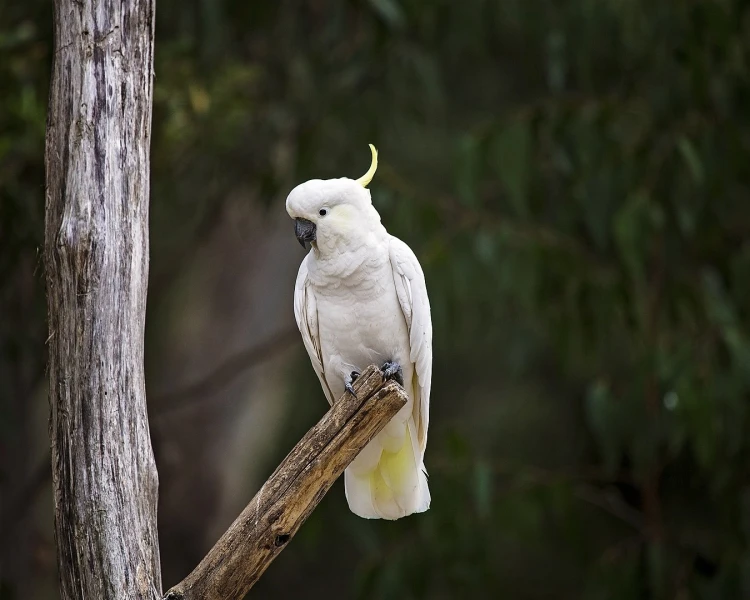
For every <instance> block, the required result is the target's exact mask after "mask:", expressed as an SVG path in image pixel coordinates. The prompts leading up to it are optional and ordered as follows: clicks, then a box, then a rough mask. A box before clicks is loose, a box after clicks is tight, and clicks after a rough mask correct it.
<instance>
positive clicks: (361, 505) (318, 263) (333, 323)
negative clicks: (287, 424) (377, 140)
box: [286, 144, 432, 519]
mask: <svg viewBox="0 0 750 600" xmlns="http://www.w3.org/2000/svg"><path fill="white" fill-rule="evenodd" d="M370 150H371V152H372V165H371V166H370V169H369V170H368V171H367V173H365V175H363V176H362V177H361V178H359V179H357V180H354V179H347V178H341V179H323V180H321V179H313V180H310V181H306V182H305V183H302V184H300V185H298V186H297V187H296V188H294V189H293V190H292V191H291V193H290V194H289V197H288V198H287V200H286V210H287V212H288V213H289V216H290V217H292V218H293V219H294V221H295V234H296V236H297V239H298V240H299V242H300V243H301V244H302V246H303V247H305V244H306V243H307V242H309V243H310V244H311V246H312V248H311V250H310V252H309V253H308V254H307V256H305V258H304V260H303V261H302V264H301V265H300V269H299V274H298V275H297V283H296V285H295V290H294V316H295V318H296V320H297V326H298V327H299V330H300V332H301V333H302V340H303V342H304V344H305V348H306V349H307V352H308V354H309V355H310V360H311V361H312V365H313V368H314V369H315V372H316V373H317V375H318V378H319V379H320V383H321V385H322V386H323V393H324V394H325V395H326V398H328V402H329V403H330V404H332V403H333V402H334V401H335V400H337V399H338V398H339V397H340V396H341V395H342V394H343V393H344V391H348V392H352V391H353V390H352V386H351V384H352V382H353V381H354V380H355V379H356V378H357V377H358V375H359V374H360V372H361V371H362V370H363V369H364V368H365V367H367V366H368V365H370V364H373V363H374V364H377V365H379V366H380V365H382V366H381V369H382V370H383V372H384V374H385V375H386V377H389V378H394V379H396V380H397V381H398V382H399V383H401V384H402V385H403V386H404V389H405V390H406V392H407V394H408V396H409V401H408V402H407V404H406V406H404V407H403V408H402V409H401V410H400V411H399V412H398V413H397V414H396V416H395V417H393V419H391V421H390V422H389V423H388V425H386V427H385V429H383V431H381V432H380V433H379V434H378V435H377V436H376V437H375V438H373V439H372V441H370V443H369V444H368V445H367V446H365V448H364V449H363V450H362V452H360V454H359V455H358V456H357V457H356V458H355V459H354V461H353V462H352V463H351V465H350V466H349V467H348V468H347V469H346V471H345V472H344V485H345V489H346V499H347V501H348V503H349V508H350V509H351V510H352V512H354V513H355V514H357V515H359V516H360V517H364V518H366V519H399V518H401V517H405V516H407V515H410V514H413V513H419V512H424V511H426V510H427V509H428V508H429V507H430V491H429V489H428V487H427V472H426V470H425V467H424V452H425V446H426V444H427V425H428V421H429V406H430V380H431V378H432V320H431V318H430V302H429V299H428V298H427V288H426V286H425V280H424V274H423V273H422V267H421V266H420V264H419V261H418V260H417V257H416V256H414V253H413V252H412V251H411V249H410V248H409V246H407V245H406V244H405V243H404V242H402V241H401V240H399V239H397V238H395V237H393V236H392V235H390V234H389V233H388V232H387V231H386V230H385V227H383V225H382V224H381V223H380V215H379V214H378V212H377V211H376V210H375V208H374V207H373V205H372V200H371V198H370V192H369V190H368V189H367V185H368V184H369V183H370V180H371V179H372V177H373V175H374V174H375V170H376V169H377V166H378V155H377V151H376V150H375V147H374V146H373V145H372V144H370Z"/></svg>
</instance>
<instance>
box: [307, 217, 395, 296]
mask: <svg viewBox="0 0 750 600" xmlns="http://www.w3.org/2000/svg"><path fill="white" fill-rule="evenodd" d="M387 238H388V232H386V230H385V227H383V226H382V225H381V224H380V223H378V224H377V227H376V228H373V229H372V230H370V231H366V232H360V235H359V236H358V237H356V238H355V237H339V238H335V239H330V240H325V241H323V240H319V243H316V244H315V245H314V246H313V250H312V256H311V258H312V262H313V265H311V273H310V274H311V275H312V276H313V277H314V278H315V279H319V280H320V281H321V282H323V281H324V280H325V281H329V282H330V281H331V280H339V281H341V280H346V279H350V278H352V277H355V276H356V275H358V274H359V275H367V274H371V273H374V272H375V271H377V269H378V268H381V267H382V266H383V265H384V264H385V263H387V262H388V261H389V254H388V247H389V245H388V239H387ZM320 242H322V243H320Z"/></svg>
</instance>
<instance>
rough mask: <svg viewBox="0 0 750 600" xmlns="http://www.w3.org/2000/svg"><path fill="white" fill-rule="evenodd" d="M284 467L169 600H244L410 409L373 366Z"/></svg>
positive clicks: (400, 390)
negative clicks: (362, 456)
mask: <svg viewBox="0 0 750 600" xmlns="http://www.w3.org/2000/svg"><path fill="white" fill-rule="evenodd" d="M354 388H355V392H356V397H355V396H352V395H351V394H349V393H345V394H344V395H343V396H342V397H341V398H340V399H339V400H338V401H337V402H336V403H335V404H334V405H333V406H332V407H331V408H330V410H329V411H328V412H327V413H326V415H325V416H324V417H323V418H322V419H321V420H320V421H319V422H318V424H317V425H315V427H313V428H312V429H311V430H310V431H308V432H307V434H306V435H305V437H303V438H302V440H300V442H299V443H298V444H297V445H296V446H295V447H294V449H293V450H292V451H291V452H290V453H289V455H288V456H287V457H286V458H285V459H284V460H283V462H282V463H281V464H280V465H279V467H278V468H277V469H276V471H274V473H273V475H271V477H270V478H269V479H268V481H266V483H265V484H264V485H263V487H262V488H261V489H260V491H259V492H258V493H257V494H256V495H255V498H253V500H252V501H251V502H250V504H248V505H247V507H246V508H245V510H243V511H242V513H241V514H240V516H239V517H237V519H236V520H235V522H234V523H232V525H231V526H230V527H229V529H228V530H227V531H226V533H225V534H224V535H223V536H222V537H221V539H220V540H219V541H218V542H217V543H216V545H215V546H214V547H213V548H212V549H211V551H210V552H209V553H208V554H207V555H206V557H205V558H204V559H203V560H202V561H201V563H200V564H199V565H198V566H197V567H196V568H195V570H194V571H193V572H192V573H190V575H188V576H187V577H186V578H185V579H184V580H183V581H182V582H181V583H179V584H177V585H176V586H175V587H173V588H172V589H171V590H169V592H168V593H167V595H166V596H165V600H199V599H200V600H239V599H240V598H243V597H244V596H245V594H246V593H247V592H248V590H249V589H250V588H251V587H252V586H253V584H255V582H256V581H257V580H258V578H259V577H260V576H261V575H262V574H263V572H264V571H265V570H266V568H267V567H268V565H270V564H271V561H273V559H274V558H276V556H277V555H278V554H279V553H280V552H281V550H282V549H283V548H285V547H286V545H287V544H288V543H289V540H291V539H292V537H293V536H294V534H295V533H296V532H297V530H298V529H299V528H300V526H301V525H302V523H304V521H305V519H307V517H308V516H309V515H310V513H311V512H312V511H313V509H314V508H315V507H316V506H317V504H318V503H319V502H320V501H321V500H322V499H323V496H324V495H325V493H326V492H327V491H328V490H329V489H330V487H331V485H333V482H334V481H335V480H336V479H337V478H338V476H339V475H341V473H342V472H343V471H344V469H345V468H346V467H347V466H348V465H349V463H350V462H351V461H352V460H354V458H355V457H356V456H357V454H359V452H360V451H361V450H362V448H364V447H365V445H366V444H367V443H368V442H369V441H370V440H371V439H372V438H373V437H374V436H375V435H376V434H377V433H378V432H380V431H381V430H382V429H383V427H385V425H386V424H387V423H388V421H390V419H391V418H392V417H393V416H394V415H395V414H396V413H397V412H398V411H399V410H400V409H401V408H402V407H403V406H404V405H405V404H406V401H407V397H406V392H404V390H403V388H401V387H400V386H399V385H398V384H397V383H395V382H394V381H388V382H384V381H383V375H382V373H381V371H380V369H378V368H377V367H375V366H370V367H368V368H367V369H366V370H365V371H364V372H363V373H362V375H361V376H360V377H359V379H358V380H357V382H356V384H355V386H354Z"/></svg>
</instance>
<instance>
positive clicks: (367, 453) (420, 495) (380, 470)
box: [344, 417, 430, 520]
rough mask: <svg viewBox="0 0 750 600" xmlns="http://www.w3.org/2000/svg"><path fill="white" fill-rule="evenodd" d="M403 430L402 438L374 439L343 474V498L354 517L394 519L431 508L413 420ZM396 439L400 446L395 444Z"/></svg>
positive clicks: (378, 437) (388, 435)
mask: <svg viewBox="0 0 750 600" xmlns="http://www.w3.org/2000/svg"><path fill="white" fill-rule="evenodd" d="M391 425H392V423H391ZM403 428H404V435H402V436H393V435H392V431H391V433H389V434H385V436H386V437H383V438H382V439H381V436H382V435H383V434H380V435H378V436H376V437H375V438H373V440H372V441H371V442H370V443H369V444H368V445H367V446H366V447H365V448H364V449H363V450H362V453H361V454H360V455H359V456H358V457H357V458H356V459H354V461H353V462H352V464H351V465H350V466H349V467H348V468H347V469H346V471H345V472H344V487H345V490H346V499H347V501H348V503H349V508H350V509H351V510H352V512H353V513H355V514H356V515H358V516H360V517H363V518H365V519H390V520H393V519H400V518H401V517H405V516H407V515H410V514H413V513H420V512H424V511H426V510H427V509H428V508H429V507H430V490H429V488H428V486H427V473H426V471H425V468H424V464H423V462H422V453H421V451H420V450H419V444H418V442H417V432H416V427H415V425H414V420H413V419H412V418H411V417H409V419H408V420H407V421H406V422H404V423H403ZM391 429H392V428H391ZM384 433H385V432H384ZM398 438H400V439H401V443H400V445H397V444H396V443H394V440H395V439H398ZM376 458H377V460H375V459H376Z"/></svg>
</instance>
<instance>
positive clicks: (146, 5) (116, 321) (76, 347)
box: [44, 0, 161, 600]
mask: <svg viewBox="0 0 750 600" xmlns="http://www.w3.org/2000/svg"><path fill="white" fill-rule="evenodd" d="M153 28H154V0H122V1H115V0H99V1H96V2H95V1H94V0H56V2H55V53H54V64H53V72H52V81H51V86H50V102H49V112H48V121H47V140H46V155H45V163H46V175H47V187H46V224H45V252H44V258H45V266H46V276H47V302H48V319H49V336H50V337H49V342H48V344H49V383H50V385H49V397H50V412H51V416H50V437H51V447H52V469H53V482H54V501H55V536H56V540H57V548H58V550H57V552H58V566H59V571H60V580H61V583H60V589H61V597H62V598H63V599H65V600H66V599H69V598H70V599H72V598H97V599H108V598H137V599H146V598H148V599H152V598H158V597H160V595H161V594H160V591H161V576H160V569H159V548H158V541H157V531H156V506H157V494H158V489H157V488H158V481H157V474H156V467H155V464H154V459H153V453H152V450H151V442H150V438H149V428H148V420H147V413H146V396H145V386H144V374H143V344H144V335H143V334H144V324H145V313H146V287H147V279H148V199H149V143H150V134H151V104H152V90H153V88H152V72H153Z"/></svg>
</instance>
